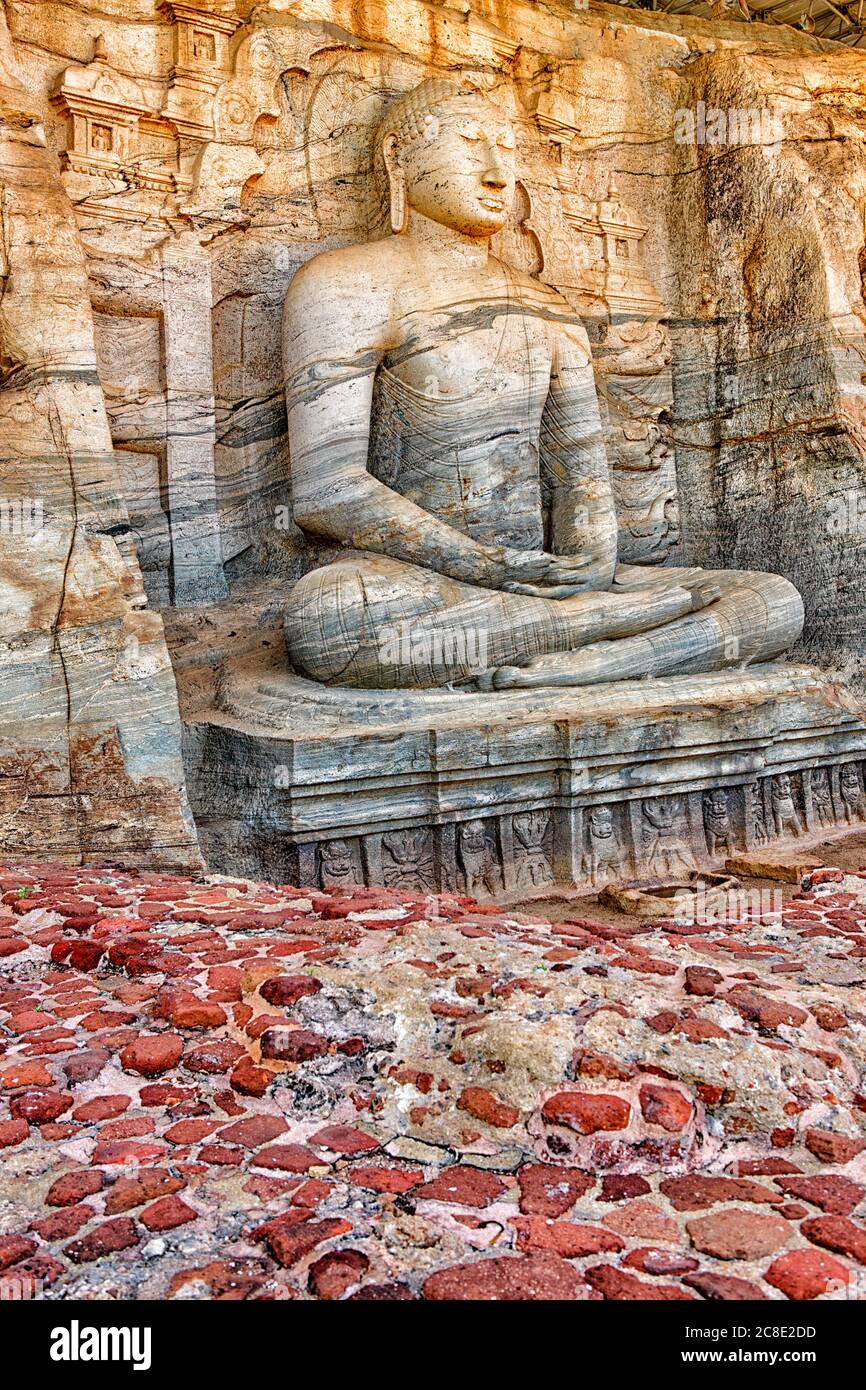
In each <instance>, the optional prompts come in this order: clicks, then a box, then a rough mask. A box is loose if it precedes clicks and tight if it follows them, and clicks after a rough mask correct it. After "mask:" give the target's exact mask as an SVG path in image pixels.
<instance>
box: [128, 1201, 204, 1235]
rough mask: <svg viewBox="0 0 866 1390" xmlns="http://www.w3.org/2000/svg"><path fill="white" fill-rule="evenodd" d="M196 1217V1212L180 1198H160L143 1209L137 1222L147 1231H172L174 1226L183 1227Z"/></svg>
mask: <svg viewBox="0 0 866 1390" xmlns="http://www.w3.org/2000/svg"><path fill="white" fill-rule="evenodd" d="M197 1217H198V1212H195V1211H193V1209H192V1207H189V1206H187V1204H186V1202H184V1201H183V1200H182V1199H181V1198H180V1197H160V1198H158V1199H157V1201H155V1202H151V1204H150V1206H149V1207H145V1209H144V1211H143V1212H142V1213H141V1216H140V1217H139V1220H140V1221H141V1224H142V1226H146V1227H147V1229H148V1230H149V1231H173V1230H174V1229H175V1227H176V1226H185V1225H186V1224H187V1223H188V1222H189V1221H195V1220H196V1219H197Z"/></svg>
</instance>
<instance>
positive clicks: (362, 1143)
mask: <svg viewBox="0 0 866 1390" xmlns="http://www.w3.org/2000/svg"><path fill="white" fill-rule="evenodd" d="M307 1142H308V1143H310V1144H315V1145H317V1146H318V1147H319V1148H322V1149H332V1150H333V1152H334V1153H338V1154H361V1153H373V1151H374V1150H375V1149H378V1148H379V1140H378V1139H374V1138H373V1136H372V1135H371V1134H365V1133H364V1132H363V1130H360V1129H352V1127H351V1126H350V1125H325V1127H324V1129H318V1130H316V1133H315V1134H312V1135H311V1136H310V1138H309V1140H308V1141H307Z"/></svg>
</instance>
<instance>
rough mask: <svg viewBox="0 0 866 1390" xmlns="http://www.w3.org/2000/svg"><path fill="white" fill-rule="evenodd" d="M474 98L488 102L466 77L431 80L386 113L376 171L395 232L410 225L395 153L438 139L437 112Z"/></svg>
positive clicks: (376, 152) (377, 145)
mask: <svg viewBox="0 0 866 1390" xmlns="http://www.w3.org/2000/svg"><path fill="white" fill-rule="evenodd" d="M472 98H476V99H477V100H479V101H484V102H486V101H489V98H488V97H487V96H486V94H485V93H484V92H482V91H479V89H478V87H477V86H474V85H473V84H472V83H470V82H469V81H467V80H466V79H465V78H453V77H428V78H426V79H425V80H424V81H423V82H419V84H418V86H417V87H413V88H412V89H411V91H408V92H405V93H404V94H403V96H401V97H398V98H397V100H396V101H395V102H394V104H393V105H392V106H390V107H389V108H388V111H387V112H386V113H385V116H384V117H383V119H382V121H381V122H380V124H379V128H378V130H377V131H376V143H375V149H374V155H373V168H374V173H375V178H376V185H377V188H378V190H379V195H380V198H381V200H382V202H383V203H384V204H385V205H387V204H388V203H390V215H391V218H390V220H391V231H392V232H395V233H399V232H402V231H404V230H405V228H406V225H407V205H406V193H405V188H404V187H403V186H402V180H401V179H399V178H398V177H397V176H396V165H395V163H394V160H395V153H396V150H397V149H401V150H402V149H406V148H407V147H411V146H412V145H413V144H415V142H416V141H420V140H431V139H435V136H436V132H437V129H438V126H437V122H436V114H437V112H438V111H439V110H440V109H441V108H442V107H443V106H448V105H449V104H450V103H451V102H458V101H466V100H467V99H469V100H471V99H472Z"/></svg>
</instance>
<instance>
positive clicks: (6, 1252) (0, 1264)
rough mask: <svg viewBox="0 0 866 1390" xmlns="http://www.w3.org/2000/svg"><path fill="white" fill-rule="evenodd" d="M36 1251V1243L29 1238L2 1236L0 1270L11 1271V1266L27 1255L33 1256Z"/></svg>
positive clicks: (0, 1237)
mask: <svg viewBox="0 0 866 1390" xmlns="http://www.w3.org/2000/svg"><path fill="white" fill-rule="evenodd" d="M35 1251H36V1241H35V1240H29V1239H28V1238H27V1236H2V1235H0V1270H4V1269H9V1267H10V1266H11V1265H14V1264H17V1262H18V1261H19V1260H23V1259H24V1258H25V1256H27V1255H33V1254H34V1253H35Z"/></svg>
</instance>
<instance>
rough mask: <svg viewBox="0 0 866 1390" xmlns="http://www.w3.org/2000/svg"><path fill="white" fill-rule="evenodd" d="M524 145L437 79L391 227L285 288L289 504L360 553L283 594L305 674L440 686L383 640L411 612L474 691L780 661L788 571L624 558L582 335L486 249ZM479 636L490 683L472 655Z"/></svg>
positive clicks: (340, 680) (413, 128)
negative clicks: (649, 563) (676, 565)
mask: <svg viewBox="0 0 866 1390" xmlns="http://www.w3.org/2000/svg"><path fill="white" fill-rule="evenodd" d="M514 149H515V137H514V132H513V129H512V126H511V123H510V121H509V119H508V118H507V116H506V115H505V114H504V112H503V111H502V110H500V109H499V108H498V107H497V106H495V105H493V104H492V103H491V102H490V101H489V100H488V99H487V98H485V97H482V96H481V95H479V94H478V93H477V92H473V91H470V90H467V89H466V88H465V87H463V86H461V85H460V84H459V83H457V82H454V81H450V80H446V79H444V78H431V79H428V80H427V81H425V82H423V83H422V84H421V85H420V86H419V87H417V88H416V89H415V90H414V91H412V92H410V93H408V94H407V95H405V96H403V97H402V98H400V99H399V100H398V101H397V102H396V103H395V104H394V105H393V106H392V108H391V109H390V111H389V112H388V114H387V115H386V117H385V119H384V121H383V123H382V125H381V127H380V129H379V132H378V135H377V138H376V148H375V160H376V167H377V170H378V177H379V179H380V181H381V186H382V191H383V195H384V196H385V197H386V198H387V202H388V205H389V207H390V219H391V228H392V234H391V235H390V236H388V237H386V238H384V239H383V240H379V241H376V242H373V243H370V244H367V245H360V246H350V247H345V248H341V249H339V250H335V251H328V252H325V253H324V254H322V255H319V256H316V257H314V258H313V259H312V260H311V261H309V262H308V263H307V264H306V265H305V266H304V267H303V268H302V269H301V270H300V271H299V272H298V273H297V275H296V276H295V278H294V280H293V281H292V283H291V285H290V287H289V292H288V296H287V300H286V310H285V317H284V335H283V342H284V368H285V378H286V391H287V403H288V412H289V445H290V455H291V473H292V488H293V504H294V514H295V520H296V521H297V523H298V524H299V525H300V526H301V527H302V528H303V529H304V530H306V531H307V532H308V533H309V534H310V535H311V536H314V537H317V538H319V539H321V538H324V539H328V540H331V541H336V542H337V543H338V544H339V545H341V546H342V547H343V552H344V553H343V554H342V556H341V557H339V558H338V559H336V560H335V561H334V562H333V563H331V564H329V565H326V566H325V567H323V568H319V569H316V570H313V571H312V572H311V573H309V574H307V575H305V576H304V577H303V578H301V579H300V580H299V581H298V582H297V583H296V585H295V586H294V589H293V590H292V592H291V594H290V597H289V602H288V607H287V612H286V635H287V643H288V650H289V655H290V658H291V660H292V662H293V664H294V666H295V668H296V669H297V670H299V671H301V672H302V673H304V674H305V675H307V676H310V677H312V678H313V679H315V680H318V681H322V682H326V683H331V684H337V685H348V686H361V687H364V686H366V687H373V688H394V687H400V686H403V687H411V686H415V685H418V684H425V683H426V684H429V683H430V681H429V677H428V679H427V680H426V681H425V680H422V679H420V678H419V674H418V670H417V665H416V664H415V663H410V664H407V663H405V662H404V661H402V660H401V659H400V656H399V653H397V655H396V656H395V655H394V653H393V651H392V650H390V649H389V651H388V653H387V654H385V653H383V646H382V642H381V633H382V631H383V629H384V628H388V627H391V626H392V625H393V623H394V621H395V620H399V621H401V622H403V623H409V624H410V625H411V626H412V629H413V640H414V635H420V637H421V639H422V640H423V641H425V642H428V643H429V644H430V646H431V648H432V649H436V650H445V651H448V652H452V653H454V657H453V659H452V660H450V661H448V660H446V661H444V662H440V663H439V664H438V665H437V668H436V679H437V680H438V681H439V682H440V683H442V684H445V683H449V682H469V681H472V682H473V683H474V684H476V685H477V686H479V687H480V688H482V689H491V688H506V687H522V686H538V685H553V686H557V685H584V684H589V683H593V682H597V681H609V680H618V679H623V678H634V677H638V676H661V675H665V674H671V673H676V674H681V673H691V672H705V671H715V670H719V669H722V668H723V667H725V666H730V665H734V664H736V665H745V664H748V663H750V662H756V661H763V660H766V659H768V658H770V657H773V656H777V655H779V654H780V653H781V652H783V651H784V650H785V649H786V647H787V646H788V645H789V644H790V643H791V642H792V641H794V639H795V638H796V637H797V636H798V634H799V632H800V628H801V625H802V612H803V610H802V604H801V601H800V597H799V594H798V593H797V591H796V590H795V589H794V588H793V586H792V585H791V584H789V583H788V582H787V580H784V579H781V578H779V577H778V576H775V575H767V574H760V573H739V572H733V571H716V572H707V571H703V570H700V569H669V568H663V567H640V566H625V565H620V566H617V562H616V559H617V557H616V533H617V526H616V516H615V510H614V500H613V491H612V486H611V477H610V471H609V468H608V463H607V459H606V457H605V450H604V444H603V439H602V429H601V421H600V416H599V408H598V401H597V398H596V391H595V384H594V378H593V369H592V361H591V354H590V349H589V344H588V340H587V336H586V332H585V330H584V328H583V326H582V325H581V323H580V322H579V320H578V319H577V317H576V315H575V313H574V312H573V311H572V309H571V308H570V307H569V305H568V304H567V303H566V301H565V300H564V299H562V298H561V297H560V295H559V294H557V293H556V291H554V290H552V289H551V288H549V287H548V286H546V285H543V284H541V283H539V282H538V281H537V280H534V279H532V278H531V277H530V276H528V275H526V274H525V273H520V272H518V271H515V270H512V269H510V268H509V267H508V266H506V265H504V264H502V263H500V262H499V261H498V260H496V259H495V258H494V257H493V256H492V255H491V254H490V238H491V237H492V236H493V235H494V234H495V233H496V232H498V231H499V230H501V229H502V227H503V226H504V225H505V223H506V220H507V218H508V215H509V209H510V207H511V203H512V199H513V197H514V188H515V155H514ZM479 632H480V633H483V636H484V643H485V651H486V653H487V661H488V665H487V668H486V669H485V670H484V671H483V672H481V673H480V675H479V673H478V672H477V670H474V669H472V667H471V666H470V665H469V663H468V662H467V661H466V660H465V659H461V656H460V654H461V653H465V652H467V651H474V650H475V647H476V643H475V641H474V640H470V637H472V638H474V637H477V635H478V634H479ZM455 634H456V636H457V638H458V639H459V640H454V638H455ZM446 637H447V638H448V641H447V642H445V641H444V638H446Z"/></svg>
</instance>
